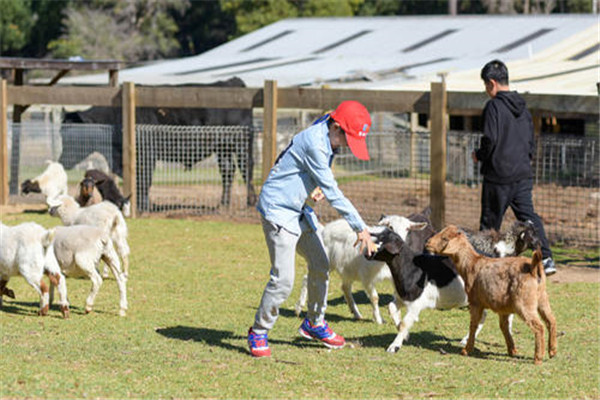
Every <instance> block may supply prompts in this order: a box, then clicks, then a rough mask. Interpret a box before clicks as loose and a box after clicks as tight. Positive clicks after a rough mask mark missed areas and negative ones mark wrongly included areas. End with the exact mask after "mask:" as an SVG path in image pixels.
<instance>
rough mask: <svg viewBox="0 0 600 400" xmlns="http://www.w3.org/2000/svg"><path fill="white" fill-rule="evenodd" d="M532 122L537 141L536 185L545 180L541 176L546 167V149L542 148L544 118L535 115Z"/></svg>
mask: <svg viewBox="0 0 600 400" xmlns="http://www.w3.org/2000/svg"><path fill="white" fill-rule="evenodd" d="M532 120H533V137H534V139H535V166H534V170H535V171H534V173H533V174H534V181H533V182H534V184H537V183H538V182H539V181H540V179H541V180H542V181H543V179H544V178H545V177H544V176H543V175H541V172H543V171H544V168H543V167H544V165H543V161H544V153H543V151H544V149H543V147H542V116H541V115H539V114H537V113H535V112H534V113H533V116H532Z"/></svg>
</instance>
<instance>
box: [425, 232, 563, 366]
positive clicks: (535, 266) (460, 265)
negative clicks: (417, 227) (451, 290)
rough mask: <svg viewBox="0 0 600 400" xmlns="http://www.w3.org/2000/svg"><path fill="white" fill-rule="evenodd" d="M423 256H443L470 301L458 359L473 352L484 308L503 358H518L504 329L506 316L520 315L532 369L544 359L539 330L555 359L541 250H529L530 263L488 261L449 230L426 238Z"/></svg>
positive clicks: (461, 235) (509, 259) (523, 259)
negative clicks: (531, 340) (495, 319)
mask: <svg viewBox="0 0 600 400" xmlns="http://www.w3.org/2000/svg"><path fill="white" fill-rule="evenodd" d="M425 248H426V249H427V250H428V251H431V252H434V253H437V254H441V255H445V256H448V257H450V258H451V259H452V261H453V262H454V265H455V266H456V269H457V271H458V273H459V275H460V276H461V277H462V278H463V280H464V282H465V291H466V293H467V297H468V299H469V310H470V313H471V324H470V326H469V339H468V341H467V345H466V346H465V348H464V349H463V350H462V352H461V354H462V355H467V354H469V353H470V352H472V351H473V347H474V345H475V330H476V329H477V324H479V321H480V320H481V315H482V313H483V310H484V309H487V308H489V309H491V310H492V311H494V312H496V313H497V314H498V315H499V317H500V329H501V330H502V333H503V334H504V340H505V341H506V347H507V349H508V354H509V355H511V356H514V355H516V354H517V349H516V348H515V343H514V341H513V338H512V336H511V334H510V330H509V329H508V316H509V315H510V314H512V313H514V314H517V315H518V316H520V317H521V318H522V319H523V320H524V321H525V323H526V324H527V326H529V328H531V330H533V332H534V334H535V357H534V362H535V364H541V363H542V359H543V358H544V325H543V324H542V322H541V321H540V319H539V317H538V312H539V313H540V315H541V316H542V319H543V320H544V322H545V323H546V327H547V328H548V331H549V339H548V354H549V355H550V357H554V356H555V355H556V346H557V345H556V319H555V318H554V315H553V314H552V309H551V308H550V302H549V300H548V294H547V293H546V274H545V273H544V267H543V265H542V254H541V250H540V249H539V247H538V249H537V250H536V251H534V253H533V258H532V260H529V259H528V258H526V257H507V258H489V257H485V256H482V255H480V254H478V253H477V252H476V251H475V250H474V249H473V247H472V246H471V244H470V243H469V241H468V240H467V237H466V235H465V234H464V232H462V231H461V230H459V229H458V228H457V227H456V226H454V225H449V226H448V227H446V228H445V229H443V230H442V231H441V232H439V233H438V234H436V235H435V236H433V237H431V238H430V239H429V240H428V242H427V245H426V247H425Z"/></svg>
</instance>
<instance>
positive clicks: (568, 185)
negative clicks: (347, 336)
mask: <svg viewBox="0 0 600 400" xmlns="http://www.w3.org/2000/svg"><path fill="white" fill-rule="evenodd" d="M304 125H305V124H302V125H295V124H285V125H284V124H281V125H280V126H279V127H278V137H277V147H278V151H281V150H283V149H284V148H285V146H286V145H287V144H288V143H289V141H290V139H291V138H292V137H293V135H295V134H296V133H297V132H299V131H300V130H301V129H302V128H303V126H304ZM480 136H481V133H479V132H454V131H450V132H448V135H447V180H446V190H445V191H446V223H454V224H458V225H460V226H463V227H468V228H472V229H477V228H478V226H479V214H480V195H481V181H482V177H481V174H480V173H479V170H478V165H476V164H474V163H473V161H472V160H471V157H470V154H471V152H472V150H473V149H475V148H476V147H478V144H479V139H480ZM15 140H16V141H15ZM136 140H137V187H138V192H137V194H138V204H139V206H140V208H141V209H142V210H143V211H147V212H151V213H156V212H160V213H167V214H172V215H207V214H215V215H220V216H221V217H224V218H231V219H236V220H240V219H242V220H248V221H258V213H257V211H256V210H255V207H254V204H255V200H256V198H255V196H254V194H255V193H259V192H260V186H261V183H262V182H261V171H262V169H261V163H262V129H261V126H260V123H258V124H257V125H255V126H254V127H248V126H216V127H215V126H211V127H206V126H205V127H200V126H164V125H137V127H136ZM367 141H368V147H369V153H370V155H371V160H370V161H367V162H363V161H360V160H358V159H356V158H355V157H353V156H352V154H351V153H350V151H349V150H347V149H346V150H344V151H342V152H341V153H340V154H339V155H338V156H336V159H335V162H334V174H335V176H336V179H337V181H338V184H339V186H340V188H341V189H342V191H343V192H344V194H345V195H346V196H347V197H348V198H349V199H350V200H351V201H352V203H353V204H354V205H355V206H356V208H357V209H358V210H359V212H360V213H361V215H362V216H363V218H364V219H365V221H366V222H367V223H369V224H374V223H376V222H377V220H378V219H379V218H380V216H381V214H400V215H408V214H410V213H413V212H418V211H420V210H422V209H423V208H425V207H426V206H428V205H429V201H430V198H429V191H430V189H429V173H430V159H429V157H430V155H429V154H430V153H429V143H430V137H429V133H428V131H426V130H424V129H423V128H422V129H421V130H418V131H411V130H410V129H408V127H406V126H403V125H402V124H393V126H386V125H385V124H380V125H379V126H378V125H375V126H374V129H373V130H372V132H371V133H370V134H369V136H368V138H367ZM8 142H9V154H12V155H13V157H11V162H10V169H11V170H12V169H15V168H17V176H18V180H19V182H22V181H23V180H25V179H27V178H32V177H34V176H36V175H38V174H39V173H40V172H42V171H43V169H44V168H45V165H44V161H45V160H46V159H50V160H54V161H60V162H61V163H63V165H64V166H65V168H66V170H67V174H68V176H69V184H70V191H71V193H72V194H74V193H75V192H76V186H77V184H78V182H79V181H80V180H81V179H82V178H83V174H84V172H85V170H86V169H89V168H99V169H109V170H111V171H113V172H116V173H118V174H121V173H122V164H121V157H122V138H121V128H120V127H119V126H113V125H96V124H63V125H62V126H61V125H60V124H48V123H39V122H35V123H30V122H25V123H21V124H9V141H8ZM17 142H18V143H19V149H18V150H19V152H18V157H14V154H13V151H12V149H11V148H10V146H14V143H17ZM599 153H600V150H599V142H598V138H596V137H576V138H574V137H572V136H561V135H552V136H549V135H548V136H547V135H544V136H542V138H541V139H540V140H538V150H537V154H536V157H535V160H534V162H533V165H534V171H535V181H534V191H533V199H534V204H535V209H536V212H537V213H538V214H539V215H540V216H541V217H542V220H543V221H544V224H545V228H546V232H547V234H548V236H549V238H550V239H551V240H552V241H561V242H566V243H567V244H572V245H585V246H598V245H599V244H600V239H599V232H598V227H599V217H598V210H599V205H600V193H599V191H600V189H599V182H600V176H599V175H600V172H599V171H600V162H599ZM12 172H13V171H11V176H13V173H12ZM126 195H127V193H126ZM27 199H28V198H25V197H24V196H19V197H18V198H15V197H14V196H13V197H12V200H11V201H12V202H23V201H27ZM30 201H31V200H30ZM316 211H317V213H318V214H319V216H320V218H321V220H322V221H323V222H327V221H331V220H333V219H336V218H339V215H338V214H337V212H336V211H335V210H334V209H332V208H331V207H330V206H329V205H328V204H327V202H325V201H324V202H320V203H319V204H318V205H317V206H316ZM513 220H514V216H513V215H512V212H511V211H510V210H509V211H508V212H507V214H506V216H505V221H504V224H505V225H504V228H506V225H508V224H510V223H512V221H513Z"/></svg>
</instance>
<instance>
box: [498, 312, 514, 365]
mask: <svg viewBox="0 0 600 400" xmlns="http://www.w3.org/2000/svg"><path fill="white" fill-rule="evenodd" d="M510 315H511V314H499V315H498V317H499V320H500V330H501V331H502V334H503V335H504V341H505V342H506V349H507V350H508V355H509V356H511V357H514V356H516V355H517V349H516V347H515V341H514V340H513V338H512V335H511V334H510V321H509V317H510Z"/></svg>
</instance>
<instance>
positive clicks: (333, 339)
mask: <svg viewBox="0 0 600 400" xmlns="http://www.w3.org/2000/svg"><path fill="white" fill-rule="evenodd" d="M298 333H299V334H300V335H301V336H303V337H305V338H307V339H309V340H311V339H318V340H320V341H321V342H322V343H323V344H324V345H325V346H327V347H329V348H330V349H341V348H342V347H344V345H345V344H346V340H344V338H343V337H342V336H340V335H336V334H335V332H333V331H332V330H331V328H330V327H329V325H328V324H327V322H325V321H323V323H322V324H321V325H313V324H311V323H310V321H309V320H308V318H305V319H304V321H302V325H300V328H298Z"/></svg>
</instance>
